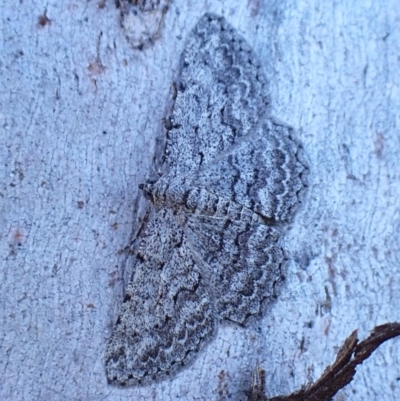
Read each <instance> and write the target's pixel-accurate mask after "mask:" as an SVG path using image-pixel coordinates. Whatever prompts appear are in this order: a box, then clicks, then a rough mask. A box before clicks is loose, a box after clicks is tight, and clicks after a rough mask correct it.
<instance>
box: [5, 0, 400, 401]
mask: <svg viewBox="0 0 400 401" xmlns="http://www.w3.org/2000/svg"><path fill="white" fill-rule="evenodd" d="M1 3H2V4H1V7H0V9H1V13H0V39H1V40H0V160H1V163H0V169H1V170H0V172H1V177H2V179H1V188H0V228H1V237H0V252H1V269H0V283H1V291H0V369H1V370H0V371H1V375H0V398H1V399H2V400H100V399H105V400H110V401H111V400H112V401H114V400H148V399H152V400H176V399H180V400H228V399H229V400H244V399H246V395H245V393H244V391H245V390H246V389H248V388H249V386H250V382H251V375H252V372H253V370H254V368H255V367H256V365H261V366H262V367H263V368H264V369H265V371H266V388H267V395H268V396H273V395H278V394H283V393H288V392H291V391H293V390H295V389H298V388H299V387H300V386H301V385H302V384H304V383H305V382H307V381H310V380H316V379H317V378H318V377H319V376H320V374H321V373H322V370H323V369H324V368H325V367H326V366H327V365H328V364H331V363H332V362H333V360H334V358H335V353H336V351H337V347H338V346H340V345H341V344H342V342H343V340H344V339H345V338H346V337H347V336H348V335H349V334H350V333H351V332H352V331H353V330H354V329H356V328H359V337H360V338H364V337H366V335H367V334H368V333H369V332H370V330H371V329H372V328H373V327H374V326H375V325H377V324H382V323H384V322H387V321H395V320H397V321H400V301H399V294H400V274H399V271H400V267H399V266H400V239H399V238H400V208H399V199H400V156H399V155H400V135H399V131H400V130H399V129H400V118H399V110H400V87H399V85H400V73H399V71H400V61H399V60H400V29H399V21H400V7H399V3H398V1H396V0H389V1H387V2H384V3H383V2H354V3H351V2H346V1H338V2H334V3H333V4H332V2H324V1H314V2H313V1H297V2H281V1H276V2H262V1H242V0H241V1H239V0H237V1H236V0H235V1H230V2H224V3H223V4H222V3H220V2H217V1H205V0H204V1H203V0H200V1H196V2H186V1H183V0H182V1H179V0H175V1H174V2H173V4H172V5H171V7H170V9H169V11H168V12H167V14H166V15H165V21H164V26H163V28H162V31H161V37H160V38H159V39H158V40H157V41H156V42H155V44H154V45H153V46H151V47H149V48H147V49H145V50H142V51H140V50H135V49H133V48H132V47H131V46H130V45H129V43H128V42H127V41H126V39H125V37H124V33H123V31H122V29H121V27H120V23H119V11H118V10H117V9H116V8H115V4H114V2H113V1H111V0H110V1H107V2H102V1H89V2H82V1H77V0H75V1H74V0H73V1H69V2H59V1H54V0H53V1H47V2H44V1H36V2H22V3H21V2H17V1H10V0H3V1H2V2H1ZM46 8H47V14H46V15H47V18H48V19H49V21H47V20H43V18H42V20H41V21H42V25H44V26H42V25H41V24H39V23H38V21H39V20H38V18H39V17H40V16H43V15H44V13H45V10H46ZM207 11H211V12H215V13H218V14H223V15H225V17H226V18H227V20H228V21H229V22H230V23H231V24H232V25H233V26H234V27H235V28H236V29H238V30H239V32H241V33H242V35H243V36H244V37H245V38H246V39H247V40H248V41H249V43H250V44H251V45H252V46H253V48H254V51H255V53H256V54H257V55H258V57H259V59H260V60H261V62H262V64H263V66H264V71H265V74H266V76H267V77H268V79H269V80H270V94H271V101H272V112H273V115H274V116H275V117H277V118H279V119H280V120H282V121H284V122H286V123H288V124H290V125H292V126H293V127H295V128H296V129H298V137H299V139H300V140H301V141H302V143H303V145H304V148H305V150H306V152H307V156H308V160H309V165H310V170H311V175H310V188H309V193H308V196H307V199H306V203H305V205H304V207H303V208H302V209H301V210H300V211H299V213H298V214H297V216H296V219H295V221H294V222H293V224H292V225H291V228H290V230H289V231H288V234H287V235H286V237H285V248H286V250H287V252H288V254H289V256H290V263H289V264H288V267H287V271H286V272H285V273H286V282H285V284H284V285H283V287H282V288H281V291H280V295H279V297H278V299H277V301H276V302H275V303H274V304H273V305H272V306H271V307H270V308H269V309H268V311H267V313H266V314H265V316H264V317H262V318H260V319H258V320H257V321H256V322H255V323H254V324H253V325H252V326H250V327H248V328H241V327H237V326H234V325H232V326H222V327H220V329H219V331H218V334H217V336H216V338H215V339H214V340H213V341H212V342H211V343H210V344H209V346H208V347H207V348H206V350H205V351H204V352H203V353H201V354H200V355H199V356H198V358H197V359H196V361H195V362H194V363H193V364H192V365H191V366H190V367H188V368H187V369H186V370H184V371H182V372H181V373H180V374H179V375H178V376H177V377H176V378H175V379H173V380H170V381H163V382H161V383H158V384H155V385H153V386H148V387H142V388H125V389H124V388H122V389H121V388H118V387H111V386H108V385H107V381H106V377H105V372H104V363H103V362H104V351H105V346H106V343H107V339H108V338H109V336H110V333H111V330H112V326H113V323H114V322H115V319H116V316H117V313H118V309H119V307H120V304H121V300H122V296H123V288H124V285H126V280H127V277H129V269H130V266H131V260H130V258H131V256H130V255H128V254H127V253H126V252H121V250H123V249H124V248H125V247H126V246H127V245H128V244H129V242H130V240H131V238H132V233H133V232H134V231H135V229H137V227H138V216H140V215H141V213H142V210H143V207H142V206H143V200H142V197H141V194H140V191H139V190H138V184H139V183H141V182H143V181H144V180H145V178H146V175H148V174H149V173H150V171H151V168H152V167H151V166H152V158H153V156H154V153H155V147H156V138H159V137H160V136H161V135H162V134H163V130H162V126H163V121H162V119H163V117H164V116H165V115H166V113H167V111H168V108H169V107H170V104H171V97H172V92H173V88H172V82H173V81H174V79H176V77H177V73H178V70H179V55H180V54H181V52H182V50H183V47H184V44H185V38H186V37H187V35H188V32H189V31H190V30H191V29H192V27H193V26H194V24H195V23H196V22H197V20H198V19H199V18H200V17H201V16H202V15H203V14H204V13H205V12H207ZM336 399H337V400H352V401H356V400H375V399H376V400H377V399H379V400H382V401H385V400H396V399H400V340H399V339H395V340H392V341H389V342H388V343H386V344H385V345H383V346H382V347H380V348H379V349H378V350H377V351H376V352H375V353H374V354H373V355H372V357H371V358H370V359H369V360H368V361H367V362H366V363H364V364H363V365H362V366H361V367H360V368H359V369H358V373H357V374H356V376H355V380H354V382H353V383H352V384H351V385H350V386H348V387H347V388H346V389H345V390H343V391H342V392H341V393H340V394H339V395H338V396H337V397H336Z"/></svg>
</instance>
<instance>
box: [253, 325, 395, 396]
mask: <svg viewBox="0 0 400 401" xmlns="http://www.w3.org/2000/svg"><path fill="white" fill-rule="evenodd" d="M399 335H400V323H396V322H395V323H386V324H383V325H381V326H377V327H375V329H374V330H373V331H372V332H371V334H370V335H369V337H367V338H366V339H365V340H363V341H361V342H360V343H359V342H358V339H357V330H355V331H353V332H352V333H351V334H350V336H349V337H348V338H347V339H346V340H345V342H344V344H343V345H342V346H341V348H340V349H339V352H338V354H337V357H336V360H335V362H334V363H333V364H332V365H330V366H328V367H327V368H326V369H325V371H324V373H323V374H322V376H321V377H320V378H319V379H318V380H317V381H316V382H315V383H308V384H306V385H305V386H303V387H302V388H301V389H300V390H299V391H296V392H295V393H292V394H289V395H286V396H278V397H273V398H267V397H266V396H265V372H264V371H263V370H262V369H260V368H257V369H256V372H255V374H254V379H253V384H252V388H251V390H250V394H249V397H248V401H330V400H332V397H333V396H334V395H335V394H336V393H337V392H338V391H339V390H340V389H342V388H343V387H345V386H346V385H347V384H349V383H350V382H351V381H352V380H353V377H354V375H355V373H356V367H357V365H359V364H361V363H363V362H364V361H365V360H366V359H367V358H369V356H370V355H371V354H372V353H373V352H374V351H375V350H376V349H377V348H378V347H379V346H380V345H381V344H383V343H384V342H385V341H387V340H390V339H391V338H393V337H397V336H399Z"/></svg>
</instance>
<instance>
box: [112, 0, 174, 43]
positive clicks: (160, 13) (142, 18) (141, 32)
mask: <svg viewBox="0 0 400 401" xmlns="http://www.w3.org/2000/svg"><path fill="white" fill-rule="evenodd" d="M169 3H170V0H118V1H117V4H118V6H119V8H120V10H121V26H122V28H123V29H124V32H125V36H126V39H127V40H128V42H129V43H130V44H131V45H132V46H133V48H135V49H144V48H145V47H147V46H149V45H151V44H152V43H154V41H155V40H156V39H157V38H158V37H159V36H160V31H161V28H162V25H163V20H164V15H165V13H166V12H167V11H168V7H169Z"/></svg>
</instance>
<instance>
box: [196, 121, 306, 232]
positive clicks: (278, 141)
mask: <svg viewBox="0 0 400 401" xmlns="http://www.w3.org/2000/svg"><path fill="white" fill-rule="evenodd" d="M292 131H293V130H292V129H291V128H289V127H287V126H285V125H283V124H280V123H278V122H276V121H274V120H272V119H268V120H266V121H265V122H264V123H263V124H262V125H260V126H259V127H257V128H256V129H254V132H252V134H251V135H248V136H247V137H246V138H242V140H240V141H238V143H237V144H236V146H233V147H232V148H231V149H229V150H228V151H227V152H224V153H223V154H222V155H220V156H219V157H217V158H216V159H214V160H212V162H210V163H209V164H208V165H206V166H204V167H203V168H201V169H199V170H198V171H196V172H195V173H194V174H193V176H192V177H190V180H191V183H192V185H194V186H200V187H204V188H206V189H207V190H208V191H210V192H213V193H215V194H218V195H219V196H221V197H225V198H226V199H231V200H233V201H234V202H236V203H238V204H240V205H243V206H245V207H246V208H249V209H251V210H253V211H254V212H256V213H258V214H260V215H261V216H263V217H265V218H266V219H268V220H270V221H269V222H270V223H273V224H275V223H279V222H286V221H288V220H290V218H291V217H292V215H293V214H294V211H295V209H296V207H297V206H298V204H299V203H300V202H301V195H302V192H303V189H304V188H305V186H306V175H307V171H308V170H307V167H306V165H305V163H304V162H303V161H302V148H301V146H300V144H299V143H298V142H297V141H296V140H295V139H294V138H293V132H292Z"/></svg>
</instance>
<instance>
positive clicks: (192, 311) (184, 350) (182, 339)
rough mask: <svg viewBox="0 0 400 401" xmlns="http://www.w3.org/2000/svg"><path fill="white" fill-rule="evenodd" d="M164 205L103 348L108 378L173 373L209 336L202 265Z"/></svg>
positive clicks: (134, 379)
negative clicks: (110, 334) (105, 346)
mask: <svg viewBox="0 0 400 401" xmlns="http://www.w3.org/2000/svg"><path fill="white" fill-rule="evenodd" d="M199 263H201V262H198V261H196V260H195V259H194V255H193V253H192V252H191V249H190V248H189V247H188V245H187V242H186V240H185V239H184V236H183V233H182V231H181V230H180V229H179V227H177V226H176V225H175V224H174V219H173V217H172V213H171V212H169V211H167V210H160V211H159V212H158V213H156V212H154V213H153V214H152V215H151V216H150V220H149V222H148V228H147V230H146V233H145V235H144V238H143V240H142V243H141V246H140V249H139V251H138V254H137V262H136V266H135V270H134V273H133V277H132V280H131V282H130V284H129V286H128V289H127V291H126V294H125V298H124V302H123V304H122V308H121V312H120V314H119V317H118V320H117V322H116V324H115V327H114V330H113V334H112V337H111V339H110V342H109V345H108V348H107V352H106V373H107V378H108V381H109V382H110V383H118V384H122V385H135V384H146V383H147V382H150V381H152V380H154V379H155V378H157V379H160V378H164V377H168V376H172V375H173V374H174V373H175V372H176V371H178V370H179V369H180V368H182V367H183V366H185V365H187V364H188V363H190V362H191V360H192V359H193V357H194V356H195V354H196V353H197V352H198V351H199V350H200V349H201V348H203V347H204V345H205V344H206V343H207V341H208V340H209V339H210V338H211V337H212V335H213V332H214V329H215V322H214V311H213V308H212V305H211V302H210V299H209V295H208V292H207V288H206V282H205V277H204V274H203V271H204V269H203V268H201V266H199Z"/></svg>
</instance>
